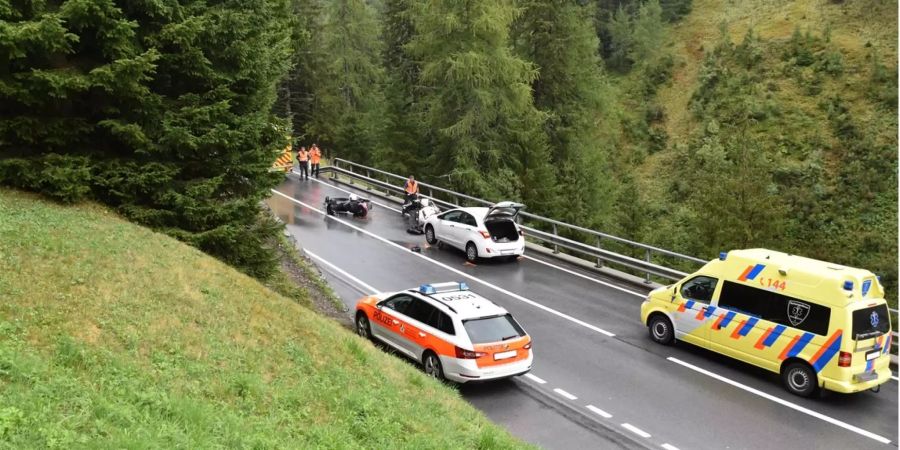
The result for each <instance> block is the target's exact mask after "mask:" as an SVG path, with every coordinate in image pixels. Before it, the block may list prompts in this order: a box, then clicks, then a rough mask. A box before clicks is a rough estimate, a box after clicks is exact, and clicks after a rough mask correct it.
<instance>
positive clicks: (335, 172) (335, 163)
mask: <svg viewBox="0 0 900 450" xmlns="http://www.w3.org/2000/svg"><path fill="white" fill-rule="evenodd" d="M331 166H332V167H334V168H338V167H340V164H338V162H337V160H336V159H333V160H331ZM335 178H337V170H332V171H331V179H332V180H333V179H335Z"/></svg>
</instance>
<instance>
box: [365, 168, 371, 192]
mask: <svg viewBox="0 0 900 450" xmlns="http://www.w3.org/2000/svg"><path fill="white" fill-rule="evenodd" d="M366 178H372V172H371V171H370V170H369V169H366ZM366 190H367V191H371V190H372V185H371V184H369V183H366Z"/></svg>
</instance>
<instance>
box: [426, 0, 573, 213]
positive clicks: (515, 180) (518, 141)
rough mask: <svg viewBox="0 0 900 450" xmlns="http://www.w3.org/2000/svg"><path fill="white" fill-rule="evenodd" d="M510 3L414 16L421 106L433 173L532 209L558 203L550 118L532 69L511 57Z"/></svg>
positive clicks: (433, 4)
mask: <svg viewBox="0 0 900 450" xmlns="http://www.w3.org/2000/svg"><path fill="white" fill-rule="evenodd" d="M517 14H518V10H517V9H516V8H515V6H514V4H513V2H512V1H510V0H478V1H468V2H457V1H454V0H431V1H427V2H421V3H419V4H418V5H417V8H416V10H415V18H414V21H413V23H414V25H415V29H416V35H415V37H414V38H413V39H412V41H411V42H410V43H409V49H410V51H411V54H412V55H414V56H415V57H416V58H417V60H418V61H420V63H421V75H420V77H419V82H420V83H421V85H422V95H421V96H420V97H419V101H420V104H419V105H418V111H419V114H421V122H422V123H423V124H424V126H425V128H426V129H427V130H428V131H429V132H430V134H429V135H428V136H426V139H429V140H431V142H433V148H432V149H431V154H430V156H429V159H428V166H429V167H428V168H429V169H430V172H431V174H432V175H443V174H449V176H450V181H451V183H452V185H453V187H454V188H456V189H458V190H462V191H463V192H467V193H470V194H473V195H477V196H482V197H487V198H499V197H501V196H502V197H506V198H521V199H523V200H524V201H526V202H527V203H528V206H529V209H531V210H533V211H538V212H541V211H546V210H548V209H549V208H550V207H551V204H552V202H553V201H554V200H555V199H554V198H553V196H552V192H550V190H549V189H547V188H548V187H549V186H554V185H555V183H556V182H555V177H554V174H553V172H552V170H550V166H549V163H548V161H549V155H548V149H547V144H546V138H545V136H544V134H543V132H542V129H541V126H542V123H543V121H544V119H545V117H544V115H543V114H542V113H541V112H540V111H538V110H537V109H536V108H535V107H534V105H533V103H532V99H531V85H530V84H531V82H532V81H534V79H535V77H536V75H537V71H536V70H535V68H534V66H533V65H531V64H530V63H528V62H527V61H523V60H522V59H520V58H517V57H516V56H514V55H513V54H512V51H511V49H510V42H509V28H510V25H511V23H512V21H513V20H514V19H515V17H516V15H517Z"/></svg>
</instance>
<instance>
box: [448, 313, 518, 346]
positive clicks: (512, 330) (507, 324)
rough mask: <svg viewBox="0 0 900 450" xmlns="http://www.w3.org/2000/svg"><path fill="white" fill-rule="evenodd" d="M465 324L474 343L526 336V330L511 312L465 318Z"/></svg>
mask: <svg viewBox="0 0 900 450" xmlns="http://www.w3.org/2000/svg"><path fill="white" fill-rule="evenodd" d="M463 326H464V327H465V328H466V332H467V333H468V334H469V339H471V340H472V343H473V344H484V343H487V342H501V341H505V340H510V339H512V338H517V337H520V336H525V331H524V330H522V327H520V326H519V324H518V323H516V321H515V320H514V319H513V318H512V316H510V315H509V314H504V315H502V316H493V317H482V318H479V319H470V320H464V321H463Z"/></svg>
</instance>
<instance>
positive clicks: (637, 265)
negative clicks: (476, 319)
mask: <svg viewBox="0 0 900 450" xmlns="http://www.w3.org/2000/svg"><path fill="white" fill-rule="evenodd" d="M341 166H344V167H341ZM354 169H356V171H354ZM322 171H323V172H326V173H329V172H330V173H331V177H332V178H335V177H336V176H337V174H343V175H346V176H348V177H349V178H350V180H349V183H350V184H353V180H354V179H358V180H360V181H363V182H365V183H366V184H367V186H365V189H366V190H368V191H371V190H372V189H373V186H374V187H375V188H377V189H381V190H384V192H385V194H387V195H390V194H391V193H396V194H400V195H402V194H403V188H401V187H399V186H400V185H402V184H403V183H404V182H405V181H406V178H405V177H403V176H400V175H397V174H393V173H390V172H386V171H383V170H380V169H376V168H374V167H368V166H364V165H362V164H358V163H354V162H352V161H347V160H345V159H340V158H335V159H334V160H333V161H332V165H331V166H329V167H323V168H322ZM363 173H365V175H363ZM372 174H375V175H376V176H378V175H381V176H382V177H384V178H385V180H394V182H393V183H392V182H389V181H382V180H379V179H377V178H375V177H373V176H372ZM419 186H420V188H419V190H420V192H421V191H422V190H423V188H424V189H427V191H428V198H430V199H431V200H432V201H434V202H435V203H437V204H438V205H440V206H442V207H444V208H451V209H452V208H458V207H461V206H466V202H470V203H474V204H475V205H481V206H491V205H493V204H494V202H490V201H488V200H484V199H480V198H477V197H472V196H470V195H466V194H461V193H459V192H454V191H451V190H449V189H446V188H442V187H440V186H434V185H431V184H427V183H423V182H419ZM435 192H437V193H438V194H442V195H444V196H446V198H449V199H451V200H449V201H448V200H443V199H441V198H438V197H437V196H435ZM519 216H520V217H519V219H518V220H519V225H520V227H521V228H523V229H524V230H525V231H526V232H527V233H528V234H527V237H528V238H531V239H534V240H537V241H541V242H544V243H546V244H550V245H552V246H553V251H554V253H558V252H559V248H560V247H562V248H565V249H568V250H570V251H573V252H576V253H579V254H582V255H588V256H590V257H591V259H592V260H596V266H597V267H602V264H603V263H612V264H617V265H620V266H624V267H627V268H629V269H633V270H637V271H640V272H643V273H644V274H645V278H644V280H645V282H646V283H650V277H651V276H657V277H661V278H665V279H669V280H680V279H682V278H684V277H685V276H686V275H688V274H687V273H686V272H682V271H679V270H677V269H674V268H671V267H666V266H663V265H660V264H655V263H653V260H652V259H653V256H654V255H655V254H659V255H663V256H666V257H670V258H675V259H678V260H682V261H685V262H687V263H695V264H705V263H706V262H707V261H706V260H703V259H700V258H695V257H693V256H688V255H683V254H681V253H677V252H673V251H670V250H665V249H661V248H658V247H654V246H651V245H647V244H642V243H640V242H634V241H630V240H628V239H624V238H620V237H617V236H613V235H610V234H606V233H602V232H599V231H594V230H590V229H587V228H583V227H579V226H577V225H571V224H567V223H564V222H560V221H558V220H554V219H550V218H547V217H542V216H538V215H536V214H531V213H526V212H520V213H519ZM523 218H524V219H525V220H527V221H528V222H530V223H540V224H548V225H549V228H550V229H551V230H552V233H550V232H547V231H543V230H540V229H537V228H535V227H533V226H529V225H526V224H525V223H522V222H523ZM560 228H563V229H568V230H573V231H577V232H580V233H584V234H588V235H591V236H593V237H595V238H596V242H597V243H596V245H591V244H589V243H585V242H581V241H578V240H574V239H570V238H567V237H565V236H561V235H560V234H559V229H560ZM604 239H605V240H607V241H612V242H616V243H620V244H623V245H626V246H630V247H632V248H634V249H638V250H643V251H644V259H643V260H641V259H638V258H634V257H631V256H628V255H623V254H620V253H616V252H613V251H610V250H607V249H604V248H602V246H601V244H602V241H603V240H604ZM890 312H891V313H893V314H895V315H896V314H897V313H898V311H897V310H896V309H892V308H891V309H890ZM892 334H893V337H894V339H893V340H892V345H891V346H892V347H895V348H896V347H897V346H898V345H900V343H898V342H897V341H898V340H900V339H898V338H900V335H898V333H897V332H896V331H894V332H893V333H892Z"/></svg>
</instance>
